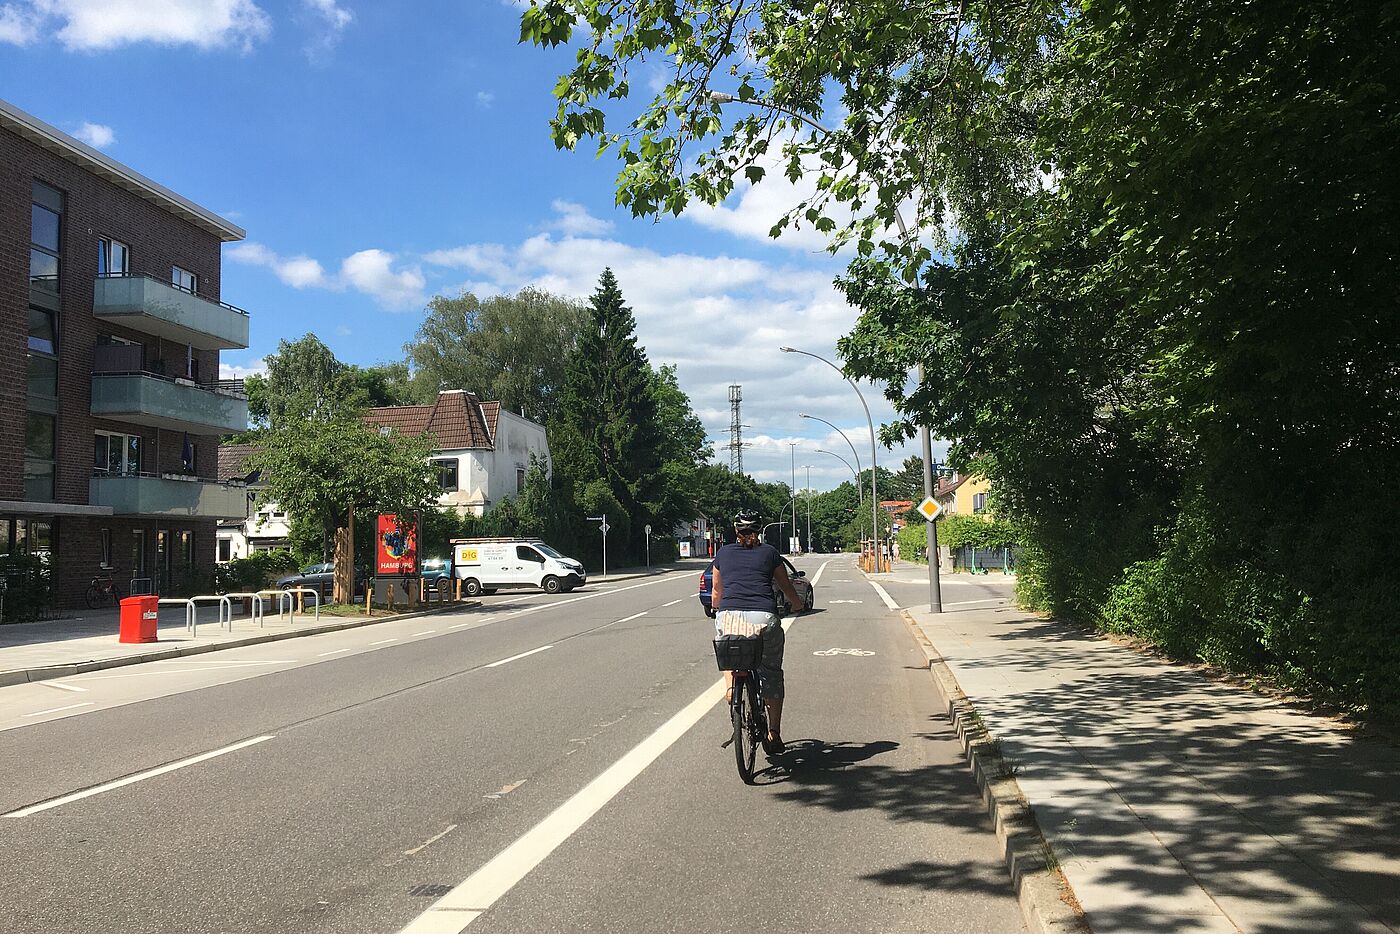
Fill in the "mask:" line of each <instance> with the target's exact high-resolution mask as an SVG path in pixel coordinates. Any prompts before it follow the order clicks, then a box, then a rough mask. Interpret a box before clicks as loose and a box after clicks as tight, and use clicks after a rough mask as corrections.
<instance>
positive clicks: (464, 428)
mask: <svg viewBox="0 0 1400 934" xmlns="http://www.w3.org/2000/svg"><path fill="white" fill-rule="evenodd" d="M364 419H365V421H366V422H368V423H369V424H371V425H374V426H376V427H378V428H379V429H380V430H381V431H398V432H402V433H403V434H406V435H420V434H423V433H425V432H426V433H428V434H429V435H431V436H432V437H433V443H434V446H435V447H436V451H435V452H434V454H433V457H432V462H433V464H435V465H436V466H437V468H438V476H439V477H440V479H441V482H442V494H441V495H440V496H439V497H438V504H439V505H441V506H443V507H447V508H453V509H456V510H458V511H460V512H463V513H471V514H473V515H477V516H479V515H482V514H483V513H484V512H486V510H487V509H488V508H490V507H491V506H492V505H494V504H495V503H498V502H500V501H501V500H502V499H504V498H506V497H508V496H515V495H516V494H518V493H520V492H521V491H522V490H524V488H525V474H526V472H527V471H528V470H529V467H530V458H531V456H532V455H533V456H535V457H538V458H539V459H540V460H542V461H543V462H544V465H545V469H546V470H548V469H549V467H550V460H549V441H548V439H547V438H546V437H545V431H544V426H543V425H541V424H539V423H538V422H532V421H530V420H529V419H528V418H524V417H523V416H520V415H516V414H514V413H513V412H509V411H506V410H505V409H503V408H502V407H501V404H500V403H499V402H482V401H481V400H480V399H478V398H477V397H476V395H475V394H473V393H470V392H466V391H464V390H461V389H450V390H446V391H444V392H440V393H438V397H437V399H436V400H434V401H433V402H432V403H431V404H428V405H390V406H381V407H379V408H373V409H370V410H369V411H368V412H366V413H365V416H364ZM253 450H254V447H253V446H252V445H248V444H226V445H223V446H222V447H220V448H219V477H220V479H224V478H230V479H232V478H238V479H243V480H246V481H247V483H248V490H249V493H250V495H251V494H253V493H255V492H256V491H257V488H258V485H259V484H258V480H259V478H258V476H257V474H256V472H249V471H248V469H247V468H246V467H245V465H244V461H245V460H246V459H247V457H248V455H249V454H251V453H252V452H253ZM289 534H290V519H289V517H288V516H287V513H286V512H283V511H282V510H280V509H279V508H278V507H277V505H276V504H267V505H265V506H262V507H259V508H258V509H257V510H256V511H255V512H253V513H252V514H251V515H250V516H249V517H248V518H247V519H246V520H244V521H241V522H240V521H229V522H224V523H220V525H219V530H218V544H217V547H218V554H217V559H218V560H219V561H229V560H231V559H233V558H246V557H247V556H248V555H249V554H251V553H252V552H254V551H268V550H271V549H277V548H281V549H286V548H289V547H290V545H289V542H288V536H289Z"/></svg>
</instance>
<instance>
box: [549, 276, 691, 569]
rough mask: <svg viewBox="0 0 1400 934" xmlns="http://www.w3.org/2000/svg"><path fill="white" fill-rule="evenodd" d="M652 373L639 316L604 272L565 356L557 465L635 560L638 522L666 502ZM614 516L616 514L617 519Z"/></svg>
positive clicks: (615, 543)
mask: <svg viewBox="0 0 1400 934" xmlns="http://www.w3.org/2000/svg"><path fill="white" fill-rule="evenodd" d="M655 386H656V376H655V374H654V372H653V371H652V369H651V365H650V364H649V363H648V362H647V357H646V353H645V351H644V350H642V348H641V347H639V346H638V345H637V336H636V320H635V319H634V318H633V316H632V310H631V309H630V308H628V307H627V305H626V304H625V303H624V300H623V297H622V290H621V289H620V288H619V287H618V284H617V278H616V277H615V276H614V275H613V273H612V270H610V269H605V270H603V274H602V275H601V276H600V277H599V280H598V288H597V290H596V291H595V292H594V293H593V296H592V299H591V300H590V303H589V322H588V324H587V325H586V326H585V327H584V329H583V333H582V334H581V335H580V338H579V346H578V349H577V350H576V351H575V352H574V354H573V355H572V356H571V357H570V360H569V366H568V372H567V375H566V378H565V381H564V388H563V391H562V392H561V393H560V397H559V411H558V417H557V418H556V419H555V420H554V421H553V423H552V424H551V428H552V433H553V437H552V438H551V442H550V445H551V448H552V449H553V450H554V452H555V459H554V463H555V469H556V470H557V471H559V472H561V473H562V474H563V475H564V479H565V480H566V481H567V483H568V485H569V488H570V489H571V490H573V491H575V495H576V497H577V502H578V503H579V506H580V507H581V508H582V509H583V510H585V511H586V512H591V513H592V514H595V515H596V514H601V512H602V511H603V507H602V505H600V504H604V503H608V502H612V503H615V505H614V506H613V507H612V508H613V509H614V510H616V512H609V513H608V522H609V524H610V525H613V526H614V528H615V529H616V532H615V534H611V535H610V536H609V543H610V545H611V546H612V547H616V548H618V549H619V552H620V553H622V554H627V555H628V556H629V557H632V558H638V557H640V556H641V554H642V552H643V550H644V543H643V541H642V538H641V532H642V525H643V524H645V523H648V522H651V520H652V519H654V518H657V516H658V511H659V510H660V509H661V508H662V507H664V506H665V505H666V497H667V490H666V482H667V477H665V476H663V470H662V468H663V464H664V461H663V450H664V446H665V444H666V441H665V440H664V439H663V438H662V437H661V430H660V423H659V421H658V416H657V398H656V394H655V391H654V390H655ZM615 516H616V519H615Z"/></svg>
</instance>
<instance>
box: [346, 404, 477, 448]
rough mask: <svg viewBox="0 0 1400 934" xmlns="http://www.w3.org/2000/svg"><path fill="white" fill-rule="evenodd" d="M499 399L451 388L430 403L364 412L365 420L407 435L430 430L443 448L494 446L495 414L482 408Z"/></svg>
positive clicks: (429, 432) (438, 445)
mask: <svg viewBox="0 0 1400 934" xmlns="http://www.w3.org/2000/svg"><path fill="white" fill-rule="evenodd" d="M486 406H494V407H495V408H494V412H495V413H499V411H500V407H501V405H500V403H499V402H488V403H485V404H484V405H483V403H482V402H481V400H479V399H478V398H477V397H476V395H475V394H474V393H470V392H465V391H463V390H461V389H449V390H446V391H443V392H440V393H438V397H437V399H436V400H435V401H434V402H433V403H432V404H431V405H385V406H380V407H379V408H374V409H370V410H369V411H368V412H366V413H365V421H366V422H368V423H369V424H371V425H375V426H378V427H380V428H392V429H393V430H395V431H397V432H400V433H402V434H405V435H421V434H424V433H425V432H426V433H428V434H431V435H432V436H433V438H434V443H435V445H436V446H437V447H438V448H439V449H440V450H444V451H451V450H461V449H463V448H481V449H485V450H491V449H492V448H494V447H495V442H494V441H493V440H492V439H493V438H494V437H495V432H494V428H495V421H496V419H495V417H494V415H493V417H492V418H491V419H490V420H489V422H488V420H487V417H486V415H485V413H484V412H483V409H484V408H486Z"/></svg>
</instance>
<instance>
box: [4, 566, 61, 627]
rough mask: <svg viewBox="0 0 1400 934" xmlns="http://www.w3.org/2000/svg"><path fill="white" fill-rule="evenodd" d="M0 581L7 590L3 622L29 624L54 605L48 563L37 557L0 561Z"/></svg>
mask: <svg viewBox="0 0 1400 934" xmlns="http://www.w3.org/2000/svg"><path fill="white" fill-rule="evenodd" d="M0 580H3V582H4V587H5V615H4V619H5V620H6V621H9V622H12V623H23V622H29V621H30V620H35V619H38V618H39V616H40V614H42V613H43V612H44V611H45V610H47V609H49V607H51V606H52V605H53V583H52V575H51V574H50V572H49V565H48V562H46V561H44V560H43V559H42V558H39V557H36V556H34V555H8V556H6V557H3V558H0Z"/></svg>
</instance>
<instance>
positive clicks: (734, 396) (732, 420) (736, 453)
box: [728, 383, 748, 474]
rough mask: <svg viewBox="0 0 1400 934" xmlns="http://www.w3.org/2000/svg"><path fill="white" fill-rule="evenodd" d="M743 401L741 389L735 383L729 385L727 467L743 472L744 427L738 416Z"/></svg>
mask: <svg viewBox="0 0 1400 934" xmlns="http://www.w3.org/2000/svg"><path fill="white" fill-rule="evenodd" d="M743 401H744V393H743V389H742V388H741V387H740V386H739V385H738V384H737V383H736V384H733V385H731V386H730V387H729V445H728V447H729V469H730V470H732V471H734V472H735V473H739V474H741V473H743V472H744V429H745V428H747V427H748V426H747V425H745V424H743V419H742V418H740V416H739V403H741V402H743Z"/></svg>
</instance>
